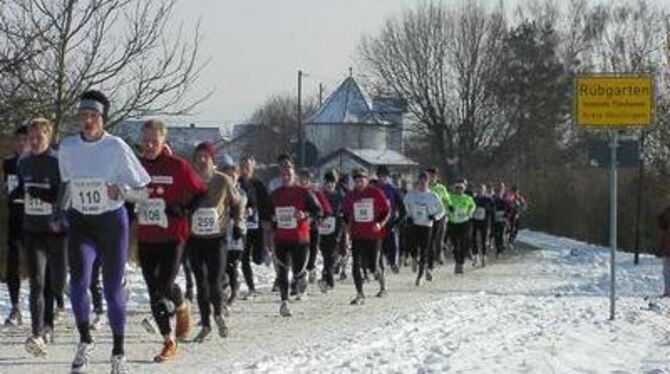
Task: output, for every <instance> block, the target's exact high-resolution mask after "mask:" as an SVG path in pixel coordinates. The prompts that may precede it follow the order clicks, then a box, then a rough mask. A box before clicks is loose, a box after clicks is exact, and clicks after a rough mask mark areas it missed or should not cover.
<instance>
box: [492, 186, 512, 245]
mask: <svg viewBox="0 0 670 374" xmlns="http://www.w3.org/2000/svg"><path fill="white" fill-rule="evenodd" d="M509 210H510V208H509V204H508V203H507V200H505V184H504V183H500V184H499V185H498V186H496V188H495V190H494V194H493V242H494V243H495V248H496V257H498V256H499V255H500V253H502V252H503V251H504V250H505V231H506V230H507V215H508V214H509V213H508V212H509Z"/></svg>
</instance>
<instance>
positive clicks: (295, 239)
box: [270, 162, 322, 317]
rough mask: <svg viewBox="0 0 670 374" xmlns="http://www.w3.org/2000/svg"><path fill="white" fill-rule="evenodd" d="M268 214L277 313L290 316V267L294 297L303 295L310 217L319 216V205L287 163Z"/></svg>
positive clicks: (320, 211) (291, 165)
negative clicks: (278, 300) (271, 227)
mask: <svg viewBox="0 0 670 374" xmlns="http://www.w3.org/2000/svg"><path fill="white" fill-rule="evenodd" d="M270 201H271V208H272V209H271V211H272V212H273V218H274V219H273V221H274V228H275V230H274V244H275V245H274V247H275V249H274V251H275V258H276V259H277V263H278V269H277V278H278V279H279V292H280V294H281V306H280V308H279V314H280V315H282V316H283V317H290V316H291V311H290V309H289V307H288V298H289V282H288V271H289V266H290V267H291V270H292V271H293V279H294V282H295V283H296V290H297V296H296V299H298V300H300V299H302V297H303V296H304V292H305V289H306V287H307V283H306V280H305V278H306V271H305V267H306V265H307V257H308V256H309V240H310V219H309V218H310V217H320V216H321V214H322V210H321V205H320V204H319V201H318V200H317V198H316V197H315V196H314V194H313V193H312V192H311V191H310V190H309V189H307V188H304V187H302V186H300V185H298V184H297V183H296V176H295V169H294V168H293V164H292V163H290V162H287V163H285V164H283V165H282V168H281V186H279V187H277V188H276V189H275V190H274V191H273V192H272V194H271V195H270Z"/></svg>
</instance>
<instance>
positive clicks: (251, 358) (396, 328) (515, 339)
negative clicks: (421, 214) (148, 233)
mask: <svg viewBox="0 0 670 374" xmlns="http://www.w3.org/2000/svg"><path fill="white" fill-rule="evenodd" d="M520 242H521V243H523V244H522V245H519V246H518V247H519V249H517V250H516V251H514V252H513V253H511V254H507V255H505V256H504V257H502V258H500V259H498V260H495V261H491V263H490V264H489V266H487V267H486V268H483V269H481V268H475V269H473V268H472V267H471V266H469V265H468V266H467V271H466V274H465V275H464V276H459V277H456V276H455V275H454V274H453V264H452V263H449V264H448V265H447V266H446V267H440V268H438V269H437V270H436V274H435V275H436V276H435V279H434V281H433V282H431V283H427V284H425V285H423V286H422V287H420V288H417V287H415V286H414V285H413V274H412V273H411V271H410V270H409V269H408V268H404V269H403V270H402V272H401V273H400V274H398V275H390V276H389V287H388V288H389V295H388V297H386V298H383V299H376V298H374V297H369V298H368V299H367V300H366V303H365V305H363V306H360V307H353V306H350V305H348V300H349V299H350V298H351V297H352V296H353V295H354V289H353V285H352V283H351V280H350V279H349V280H347V281H344V282H341V283H339V284H338V285H337V287H336V289H335V291H334V292H332V293H329V294H328V295H322V294H321V293H320V292H318V290H317V288H316V287H311V288H310V290H309V298H308V300H306V301H302V302H295V303H293V304H292V310H293V314H294V316H293V317H292V318H291V319H284V318H281V317H279V316H278V313H277V312H278V306H279V305H278V296H277V295H276V294H272V293H270V291H269V289H267V284H268V283H269V280H270V279H271V276H272V273H271V271H270V269H268V268H266V267H258V268H257V270H258V271H257V273H258V275H259V282H260V283H261V284H264V285H265V287H264V288H262V291H263V294H262V296H261V297H260V298H258V299H255V300H253V301H240V302H237V303H236V304H235V305H234V306H233V308H232V312H233V316H232V317H231V319H230V322H229V324H230V330H231V335H230V337H229V338H227V339H226V340H223V341H222V340H220V339H218V338H213V339H211V340H210V341H208V342H206V343H204V344H182V345H181V346H180V348H181V355H180V357H179V358H178V359H177V360H175V361H174V362H170V363H167V364H163V365H156V364H152V363H150V360H151V357H152V356H153V355H154V354H156V353H157V352H158V350H159V349H160V343H159V342H160V339H159V337H158V336H156V335H150V334H148V333H146V332H145V331H144V330H142V329H141V328H140V327H139V326H138V325H139V321H140V320H141V319H142V318H143V317H144V316H146V315H147V313H148V307H147V297H146V293H145V290H144V286H143V282H142V281H141V277H139V274H138V273H137V271H136V270H132V271H131V274H132V280H133V282H132V289H133V292H132V297H131V299H132V302H131V305H130V310H131V316H130V319H129V325H128V336H127V342H128V343H127V351H128V352H127V355H128V358H129V360H130V361H131V364H132V368H133V369H134V370H135V372H142V373H144V372H156V373H158V372H160V373H164V372H175V373H187V372H188V373H219V372H256V373H314V372H337V373H342V372H344V373H347V372H348V373H371V372H374V373H407V372H416V373H441V372H447V371H448V372H467V373H471V372H485V373H488V372H503V373H508V372H526V373H545V372H554V373H572V372H579V373H581V372H589V373H601V372H617V373H625V372H631V373H640V372H644V373H670V314H668V311H670V302H665V301H664V302H662V303H661V306H662V307H661V308H648V302H647V301H645V300H644V298H645V297H647V296H655V295H658V294H660V293H661V291H662V286H661V284H662V282H661V266H660V261H659V260H658V259H656V258H654V257H651V256H641V258H640V259H641V261H640V265H638V266H634V265H633V264H632V255H629V254H625V253H619V254H618V260H617V265H618V273H617V281H618V304H617V307H618V308H617V319H616V320H615V321H609V320H608V317H609V300H608V295H609V251H608V249H607V248H602V247H598V246H592V245H588V244H585V243H581V242H578V241H574V240H571V239H565V238H558V237H555V236H551V235H547V234H542V233H537V232H530V231H524V232H522V234H521V236H520ZM531 247H532V248H534V249H531ZM26 289H27V287H25V288H24V291H25V290H26ZM366 291H367V292H366V293H367V294H368V295H373V294H374V292H375V291H376V285H375V284H374V282H372V283H369V284H367V285H366ZM23 300H24V301H26V300H27V297H23ZM6 304H7V294H6V289H5V288H4V287H3V288H2V290H0V313H1V314H2V316H4V315H6V312H7V305H6ZM665 305H668V306H669V307H667V308H666V307H665ZM24 311H25V313H24V316H27V315H26V314H27V308H24ZM72 324H73V321H72V319H71V317H69V318H68V321H67V322H66V323H65V324H64V325H62V326H58V327H57V334H58V335H57V339H58V340H57V342H56V344H54V345H53V346H52V347H51V351H50V356H49V357H48V358H47V359H45V360H38V359H34V358H31V357H29V356H28V355H27V354H26V353H25V352H24V351H23V347H22V343H23V341H24V340H25V338H26V336H27V334H28V330H29V329H28V327H27V325H24V326H23V327H21V328H19V329H8V328H3V329H1V330H0V345H1V346H2V348H1V349H0V373H20V372H22V373H25V372H33V371H34V372H37V371H43V370H51V371H53V372H66V371H67V368H68V365H69V361H70V359H71V355H72V354H73V350H74V343H75V342H76V336H75V335H76V334H75V333H74V332H73V331H72ZM95 337H96V339H97V342H98V343H99V348H98V350H97V351H96V353H95V355H94V356H95V357H94V358H95V362H94V365H93V367H92V369H93V370H92V372H108V370H109V369H108V364H107V360H108V358H109V350H110V340H111V339H110V337H109V333H108V331H106V330H105V331H102V332H101V333H98V334H96V335H95Z"/></svg>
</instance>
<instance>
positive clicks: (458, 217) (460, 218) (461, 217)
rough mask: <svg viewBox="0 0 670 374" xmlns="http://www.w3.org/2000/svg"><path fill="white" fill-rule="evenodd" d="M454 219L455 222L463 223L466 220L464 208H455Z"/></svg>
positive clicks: (466, 213)
mask: <svg viewBox="0 0 670 374" xmlns="http://www.w3.org/2000/svg"><path fill="white" fill-rule="evenodd" d="M454 218H455V219H454V220H455V221H456V223H463V222H465V221H467V220H468V218H470V217H468V212H467V211H466V210H465V209H462V208H459V209H456V214H455V215H454Z"/></svg>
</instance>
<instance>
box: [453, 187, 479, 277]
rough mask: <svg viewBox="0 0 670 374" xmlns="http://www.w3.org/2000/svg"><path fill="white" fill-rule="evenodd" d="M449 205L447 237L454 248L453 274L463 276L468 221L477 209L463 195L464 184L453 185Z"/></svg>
mask: <svg viewBox="0 0 670 374" xmlns="http://www.w3.org/2000/svg"><path fill="white" fill-rule="evenodd" d="M451 205H452V207H453V210H451V212H450V218H449V235H450V237H451V240H452V244H453V246H454V260H456V265H455V266H454V272H455V273H456V274H463V263H464V262H465V256H466V253H467V251H468V241H469V239H470V220H471V219H472V214H473V213H474V212H475V209H476V207H477V206H476V204H475V202H474V200H473V199H472V197H470V196H469V195H466V194H465V184H464V183H462V182H459V183H456V184H454V193H453V194H451Z"/></svg>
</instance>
